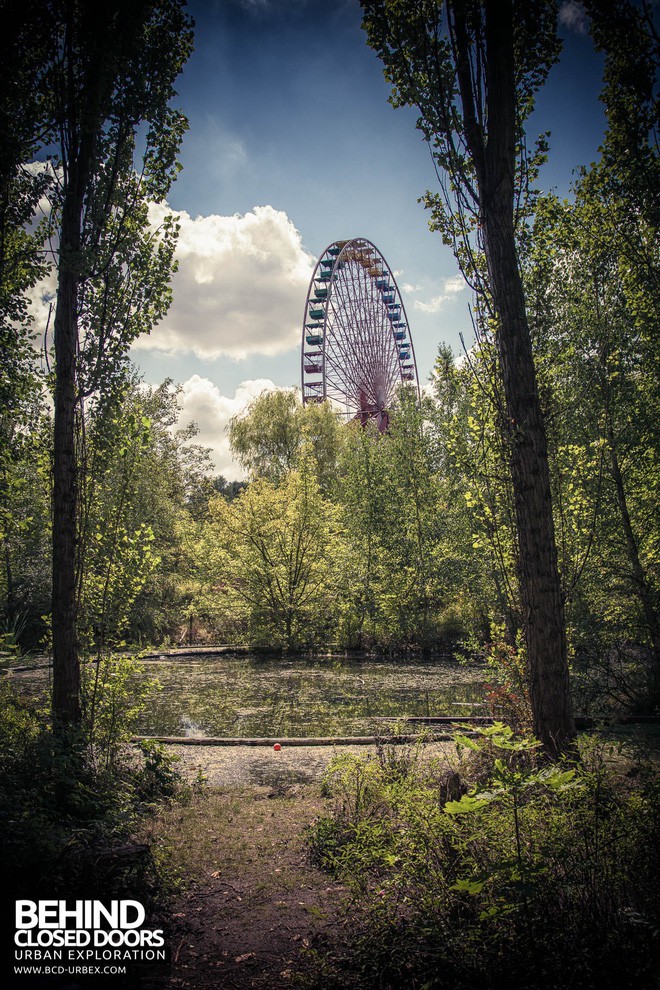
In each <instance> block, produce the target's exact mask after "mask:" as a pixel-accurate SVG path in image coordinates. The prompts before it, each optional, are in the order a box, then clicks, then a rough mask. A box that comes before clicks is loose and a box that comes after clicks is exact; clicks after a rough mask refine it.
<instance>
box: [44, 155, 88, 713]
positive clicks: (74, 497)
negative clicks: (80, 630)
mask: <svg viewBox="0 0 660 990" xmlns="http://www.w3.org/2000/svg"><path fill="white" fill-rule="evenodd" d="M76 166H77V163H72V170H73V172H74V175H72V176H69V178H70V180H71V187H70V188H69V190H68V191H67V196H66V199H65V203H64V209H63V215H62V225H61V232H60V238H61V240H60V251H59V276H58V287H57V306H56V309H55V324H54V338H55V341H54V342H55V400H54V405H55V416H54V436H53V599H52V609H53V611H52V616H53V619H52V621H53V700H52V709H53V722H54V723H55V724H60V725H65V724H70V723H77V722H79V721H80V662H79V656H78V636H77V627H76V620H77V596H76V539H77V529H78V474H77V465H76V448H75V430H76V403H77V395H76V358H77V349H78V282H79V278H80V275H79V269H80V228H81V221H82V204H83V196H82V194H81V193H80V192H79V191H78V187H79V182H77V181H76V178H77V176H76V175H75V172H76V171H77V167H76Z"/></svg>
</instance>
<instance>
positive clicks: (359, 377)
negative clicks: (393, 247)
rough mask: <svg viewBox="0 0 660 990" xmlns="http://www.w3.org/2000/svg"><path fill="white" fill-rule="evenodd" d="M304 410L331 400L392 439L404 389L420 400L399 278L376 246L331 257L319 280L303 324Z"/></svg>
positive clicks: (337, 245) (348, 246)
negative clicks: (393, 409)
mask: <svg viewBox="0 0 660 990" xmlns="http://www.w3.org/2000/svg"><path fill="white" fill-rule="evenodd" d="M301 377H302V395H303V403H305V404H307V403H311V402H323V401H325V400H329V401H330V402H331V403H332V405H333V406H334V407H335V408H337V409H338V410H339V411H340V412H341V413H343V414H344V415H345V416H346V418H349V419H351V418H352V419H357V420H358V421H359V422H361V423H362V424H363V425H364V424H366V423H367V422H368V421H369V420H374V421H375V423H376V425H377V426H378V429H379V430H380V431H381V432H384V431H385V430H386V429H387V425H388V409H389V408H390V406H391V404H392V400H393V399H394V397H395V394H396V391H397V388H398V387H399V385H400V384H401V383H402V382H409V383H410V384H411V385H412V386H413V387H414V388H415V390H416V391H417V395H418V396H419V379H418V376H417V365H416V363H415V351H414V348H413V343H412V338H411V336H410V327H409V325H408V320H407V317H406V312H405V309H404V306H403V301H402V299H401V296H400V294H399V290H398V287H397V284H396V280H395V278H394V275H393V274H392V271H391V269H390V268H389V266H388V265H387V262H386V261H385V259H384V258H383V256H382V254H381V253H380V251H379V250H378V248H376V247H375V246H374V245H373V244H372V243H371V241H367V240H365V238H363V237H356V238H353V239H352V240H350V241H335V242H334V243H333V244H331V245H330V246H329V247H327V248H326V249H325V251H324V252H323V254H322V255H321V258H320V259H319V261H318V263H317V265H316V268H315V269H314V274H313V275H312V279H311V282H310V284H309V289H308V291H307V299H306V301H305V315H304V318H303V329H302V347H301Z"/></svg>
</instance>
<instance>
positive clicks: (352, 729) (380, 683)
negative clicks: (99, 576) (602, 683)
mask: <svg viewBox="0 0 660 990" xmlns="http://www.w3.org/2000/svg"><path fill="white" fill-rule="evenodd" d="M142 663H143V667H144V670H145V673H147V674H148V675H149V676H150V677H154V678H156V679H157V681H158V683H159V685H160V687H159V689H157V690H154V691H153V692H152V693H151V694H150V696H149V699H148V703H147V705H146V709H145V712H144V714H143V715H142V717H141V719H140V723H139V725H138V726H137V727H136V732H137V733H138V734H140V735H157V736H200V737H203V736H236V737H240V738H248V737H254V736H283V737H286V736H308V737H320V736H362V735H374V734H382V733H383V732H384V730H385V729H386V728H387V727H388V723H384V722H379V721H378V720H379V719H383V718H389V717H391V718H393V719H395V718H401V717H403V716H406V715H417V716H419V715H422V716H425V715H466V716H467V715H477V714H480V713H481V710H482V708H481V706H482V702H483V693H484V686H483V680H484V673H485V672H484V668H483V667H482V666H480V665H478V664H474V665H463V664H460V663H459V662H458V661H457V660H455V659H453V658H451V657H445V658H441V659H437V660H428V661H420V660H419V659H414V660H411V659H396V660H389V659H375V658H369V659H353V658H350V659H346V658H344V657H343V656H342V657H315V658H313V659H302V658H296V659H290V658H268V659H266V658H264V657H261V656H257V655H254V654H249V653H248V654H244V653H242V654H239V653H235V654H231V653H217V654H214V653H204V654H194V653H191V654H187V655H178V656H176V657H164V658H162V659H150V660H148V659H145V660H143V661H142ZM44 677H45V671H44V669H43V668H42V669H41V670H39V671H36V670H33V671H26V672H25V673H19V672H15V673H14V674H13V675H12V679H13V680H14V682H15V683H17V684H18V683H21V682H22V683H23V684H24V685H25V687H26V689H27V690H31V691H33V690H34V689H35V688H37V687H41V686H43V683H44ZM391 724H392V723H390V726H391Z"/></svg>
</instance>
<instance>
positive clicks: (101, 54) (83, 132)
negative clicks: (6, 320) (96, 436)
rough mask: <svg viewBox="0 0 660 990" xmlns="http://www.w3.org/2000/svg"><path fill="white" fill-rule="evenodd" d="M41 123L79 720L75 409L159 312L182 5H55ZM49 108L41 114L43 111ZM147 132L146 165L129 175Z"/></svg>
mask: <svg viewBox="0 0 660 990" xmlns="http://www.w3.org/2000/svg"><path fill="white" fill-rule="evenodd" d="M52 9H53V11H54V21H55V23H54V33H53V38H52V47H51V55H50V63H49V66H48V72H47V82H48V87H49V91H50V93H51V96H52V104H50V107H52V116H50V117H48V118H47V121H46V123H47V125H48V129H49V134H50V137H51V140H54V141H55V143H56V149H57V150H56V153H55V155H54V156H53V168H54V173H55V175H56V176H57V178H58V184H59V188H58V197H57V200H56V202H55V203H54V210H55V212H56V216H57V227H58V238H59V243H58V250H57V265H58V278H57V304H56V309H55V319H54V353H55V392H54V447H53V601H52V625H53V716H54V720H55V722H56V723H58V724H66V723H69V722H74V723H75V722H77V721H78V720H79V718H80V700H79V695H80V665H79V656H78V642H77V629H76V619H77V615H76V603H77V588H76V585H77V580H78V575H79V574H80V561H79V559H77V553H76V547H77V541H78V537H79V531H78V527H79V507H80V466H79V465H80V461H79V457H80V442H81V436H82V433H81V429H82V410H83V403H84V400H85V398H88V397H89V396H90V395H92V394H94V393H95V392H96V393H98V392H99V391H103V390H104V389H105V390H109V389H111V388H112V384H113V379H114V375H115V374H116V373H117V371H118V370H119V369H120V366H121V363H122V361H123V359H124V358H125V354H126V351H127V349H128V346H129V345H130V343H131V341H132V340H133V339H134V338H135V337H136V336H137V335H138V334H139V333H142V332H145V331H148V330H149V329H150V328H151V326H153V325H154V323H156V322H157V321H158V319H160V318H161V317H162V315H163V314H164V312H165V311H166V309H167V305H168V302H169V284H168V283H169V275H170V272H171V268H172V257H173V251H174V239H175V229H174V226H173V223H172V221H168V223H167V224H166V225H165V229H164V230H163V231H161V233H160V235H159V236H156V235H154V232H153V231H152V230H151V228H150V226H149V219H148V201H149V200H150V199H151V200H154V201H159V200H162V199H163V197H164V196H165V194H166V192H167V190H168V188H169V185H170V183H171V181H172V179H173V178H174V175H175V174H176V170H177V164H176V154H177V150H178V147H179V142H180V140H181V136H182V133H183V130H184V128H185V120H184V118H183V117H182V116H181V115H180V114H179V113H177V112H176V111H174V110H172V109H171V108H170V106H169V103H170V100H171V98H172V96H173V95H174V90H173V83H174V80H175V79H176V76H177V75H178V73H179V72H180V70H181V67H182V64H183V62H184V61H185V59H186V58H187V56H188V54H189V52H190V48H191V40H192V39H191V32H190V21H189V19H188V18H187V17H186V15H185V14H184V12H183V10H182V7H181V3H180V2H179V0H113V2H112V3H111V4H110V5H107V4H106V5H105V6H104V8H103V10H98V9H96V8H93V7H90V6H89V5H88V4H84V3H78V2H75V0H67V2H64V0H62V2H55V0H54V2H53V7H52ZM47 109H48V108H47ZM143 124H146V125H147V126H146V135H145V137H144V148H145V150H144V155H143V168H142V172H141V174H137V173H136V172H135V170H134V155H135V150H136V139H137V131H138V128H139V127H140V126H142V125H143Z"/></svg>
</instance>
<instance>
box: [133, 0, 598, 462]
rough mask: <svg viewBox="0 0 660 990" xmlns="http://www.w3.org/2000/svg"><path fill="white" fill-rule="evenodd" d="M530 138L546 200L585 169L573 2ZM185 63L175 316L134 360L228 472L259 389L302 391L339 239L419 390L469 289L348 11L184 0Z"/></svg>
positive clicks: (349, 5) (594, 76)
mask: <svg viewBox="0 0 660 990" xmlns="http://www.w3.org/2000/svg"><path fill="white" fill-rule="evenodd" d="M561 6H562V22H563V23H562V28H561V34H562V36H563V38H564V42H565V48H564V54H563V56H562V61H561V63H560V65H558V66H557V67H555V68H554V69H553V71H552V73H551V75H550V79H549V81H548V83H547V84H546V87H545V89H544V90H543V91H542V93H541V94H540V96H539V99H538V103H537V110H536V112H535V114H534V117H533V118H532V121H531V125H530V128H529V132H530V135H532V134H534V133H536V132H540V131H544V130H548V129H549V130H551V132H552V137H551V153H550V161H549V163H548V165H547V166H546V167H545V170H544V172H543V174H542V179H541V185H542V187H543V188H555V189H556V190H557V191H558V192H559V193H560V194H562V195H563V194H566V193H567V192H568V189H569V185H570V181H571V177H572V172H573V170H574V169H575V168H576V167H578V166H579V165H581V164H584V163H588V162H589V161H591V160H593V159H594V158H595V156H596V152H597V147H598V144H599V142H600V140H601V137H602V133H603V129H604V116H603V111H602V107H601V105H600V103H599V102H598V93H599V90H600V83H601V77H600V63H599V60H598V58H597V57H596V56H595V55H594V53H593V52H592V49H591V42H590V40H589V38H588V36H587V35H586V34H585V33H584V18H583V15H582V14H581V10H580V7H579V4H577V3H575V2H573V0H571V2H568V3H563V4H562V5H561ZM189 9H190V11H191V13H192V14H193V16H194V18H195V21H196V31H195V34H196V44H195V53H194V54H193V56H192V58H191V59H190V62H189V63H188V65H187V67H186V68H185V70H184V73H183V75H182V77H181V78H180V79H179V83H178V92H179V100H178V103H179V105H180V107H181V108H182V109H183V111H184V112H185V113H186V115H187V116H188V118H189V121H190V131H189V132H188V135H187V136H186V139H185V143H184V147H183V152H182V164H183V166H184V167H183V171H182V173H181V175H180V177H179V179H178V180H177V182H176V184H175V186H174V187H173V189H172V191H171V193H170V197H169V204H170V206H171V207H172V208H173V209H174V210H176V211H177V212H180V213H181V217H182V230H181V242H180V249H179V255H180V272H179V274H178V275H177V276H176V277H175V281H174V305H173V307H172V310H171V312H170V314H169V315H168V317H167V318H166V319H165V320H164V321H163V324H162V325H161V326H160V327H159V328H157V329H156V330H155V331H154V332H153V334H152V335H151V337H150V338H148V339H145V340H143V341H141V342H140V344H139V345H138V347H137V348H136V349H135V352H134V357H135V360H136V361H137V363H138V364H139V366H140V368H141V369H142V371H143V373H144V376H145V379H146V381H147V382H149V383H157V382H160V381H162V380H163V379H164V378H165V377H171V378H173V379H174V380H175V381H177V382H180V383H181V384H183V385H184V395H183V399H184V415H185V417H186V418H188V419H189V418H194V419H196V420H197V421H198V422H199V425H200V437H199V439H200V440H201V442H204V443H207V444H209V445H210V446H211V447H212V449H213V451H214V457H215V460H216V464H217V466H218V468H219V470H221V471H222V472H223V473H224V474H225V475H227V476H235V475H237V473H238V472H237V471H236V469H235V467H234V466H233V465H232V464H231V461H230V458H229V453H228V447H227V443H226V437H225V434H224V430H225V426H226V423H227V420H228V418H229V416H230V415H232V414H234V413H235V412H237V411H239V409H240V408H241V407H242V406H244V404H245V403H246V402H247V401H248V400H249V399H250V398H251V397H252V396H253V395H255V394H258V392H259V391H260V390H261V389H262V388H263V387H267V386H268V385H269V383H272V384H273V385H276V386H281V387H289V386H293V385H298V384H299V381H298V379H299V343H298V338H299V329H300V324H301V321H302V311H303V307H304V302H305V295H306V288H307V283H308V281H309V277H310V274H311V270H312V267H313V264H314V262H315V260H316V259H317V257H318V256H319V254H320V253H321V252H322V250H323V249H324V247H325V246H326V245H327V244H329V243H330V242H332V241H334V240H336V239H346V238H350V237H355V236H363V237H366V238H368V239H369V240H371V241H373V242H374V243H375V244H376V245H377V246H378V248H379V249H380V251H381V252H382V253H383V255H384V256H385V258H386V259H387V261H388V263H389V265H390V267H391V268H392V269H393V270H394V271H395V272H396V273H397V281H398V284H399V288H400V290H401V293H402V296H403V299H404V304H405V306H406V309H407V312H408V318H409V321H410V325H411V330H412V335H413V340H414V344H415V350H416V354H417V362H418V368H419V373H420V381H422V382H423V381H426V380H427V379H428V376H429V374H430V372H431V370H432V367H433V361H434V358H435V354H436V353H437V348H438V345H439V344H440V342H442V341H445V342H447V343H449V344H451V345H452V347H454V349H455V350H456V349H458V348H459V333H460V332H463V333H464V334H465V335H466V338H467V339H468V340H469V338H470V322H469V316H468V309H467V307H468V302H469V294H468V291H467V290H465V289H462V288H461V282H460V280H459V279H457V274H458V272H457V268H456V264H455V261H454V259H453V256H452V254H451V251H450V250H449V249H448V248H446V247H444V246H443V245H442V242H441V240H440V237H439V235H437V234H432V233H430V232H429V230H428V227H427V216H426V213H425V211H424V209H423V207H422V206H421V205H420V204H418V202H417V199H418V198H419V197H420V196H421V195H422V194H423V192H424V191H425V189H427V188H434V187H435V183H436V179H435V174H434V170H433V166H432V163H431V159H430V156H429V152H428V149H427V148H426V145H425V144H424V142H423V141H422V139H421V136H420V134H419V133H418V132H417V131H416V130H415V113H414V111H412V110H406V109H403V110H394V109H393V108H392V107H391V106H390V105H389V104H388V102H387V98H388V95H389V87H388V85H387V83H386V82H385V80H384V78H383V74H382V68H381V64H380V62H379V61H378V59H377V58H376V56H375V55H374V53H373V52H372V51H371V50H370V49H369V48H368V47H367V45H366V36H365V34H364V32H363V31H362V29H361V26H360V22H361V11H360V7H359V4H358V3H357V0H335V2H332V0H325V2H319V0H193V2H191V3H190V4H189Z"/></svg>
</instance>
